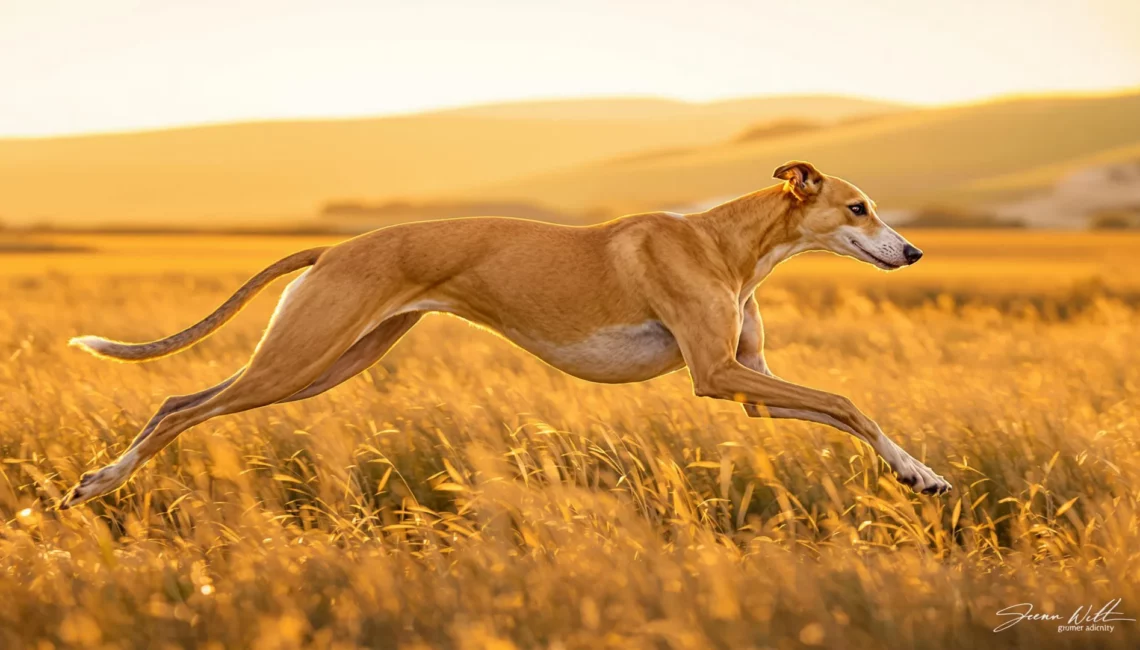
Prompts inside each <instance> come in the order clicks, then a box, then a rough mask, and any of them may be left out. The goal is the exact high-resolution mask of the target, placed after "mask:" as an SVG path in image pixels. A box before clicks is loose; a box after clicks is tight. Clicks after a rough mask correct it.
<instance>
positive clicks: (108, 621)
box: [0, 231, 1140, 650]
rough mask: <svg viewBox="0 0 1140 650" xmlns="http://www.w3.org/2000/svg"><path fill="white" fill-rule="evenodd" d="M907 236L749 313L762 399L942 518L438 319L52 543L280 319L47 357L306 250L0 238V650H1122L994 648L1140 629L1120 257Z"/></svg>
mask: <svg viewBox="0 0 1140 650" xmlns="http://www.w3.org/2000/svg"><path fill="white" fill-rule="evenodd" d="M908 236H909V237H910V238H911V239H912V241H914V242H915V243H916V244H917V245H918V246H920V247H921V248H923V249H925V250H926V251H927V256H926V258H925V259H924V260H923V261H922V263H920V264H919V265H918V266H916V267H915V268H913V269H908V270H906V271H901V272H897V273H891V274H884V273H880V272H877V271H874V270H871V269H868V268H865V267H862V266H860V265H858V264H857V263H856V262H854V261H850V260H841V259H838V258H834V257H831V256H805V257H802V258H797V259H795V260H792V261H791V262H789V263H788V264H786V265H784V266H782V267H781V268H780V269H778V270H777V272H776V273H775V275H774V276H773V278H772V279H771V280H769V282H768V283H766V284H765V285H764V286H762V287H761V289H760V291H759V293H758V298H759V301H760V305H761V309H762V311H763V313H764V316H765V321H766V325H767V333H768V336H767V339H768V360H769V362H770V364H771V366H772V368H773V369H774V371H775V372H776V373H777V374H779V375H781V376H783V377H785V378H787V379H789V380H793V381H797V382H801V383H805V384H809V385H812V386H816V387H819V388H824V389H828V390H833V391H837V392H841V393H844V394H846V395H848V396H849V397H851V398H852V399H853V400H854V401H855V403H856V404H858V405H859V406H860V407H861V408H862V409H863V410H864V411H866V412H867V413H868V414H869V415H870V416H871V417H873V418H875V419H876V420H877V421H878V422H879V423H880V424H881V425H882V427H883V429H884V430H885V431H887V432H888V433H889V434H890V435H892V437H893V438H894V439H895V440H897V441H898V442H899V443H900V444H902V445H903V446H904V447H906V448H907V449H908V450H910V451H912V452H913V453H914V454H915V455H916V456H917V457H919V458H920V459H923V460H924V461H925V462H927V464H929V465H931V466H932V467H934V468H935V470H936V471H939V472H940V473H942V474H944V475H945V476H946V477H947V478H949V479H950V480H951V481H952V482H953V483H954V485H955V490H954V492H952V493H951V494H950V495H948V496H947V497H943V498H928V497H920V496H916V495H914V494H911V493H910V492H909V491H907V490H906V489H905V488H903V487H901V486H899V485H898V484H897V483H895V481H894V480H893V478H891V476H890V475H889V472H887V471H886V470H885V468H884V467H882V466H881V464H880V463H879V461H878V460H877V459H876V458H875V457H874V456H873V455H872V454H871V453H870V451H869V449H868V448H866V447H864V446H861V445H860V444H857V443H856V442H855V441H854V440H853V439H851V438H850V437H848V436H846V435H844V434H841V433H838V432H835V431H832V430H830V429H827V428H824V427H821V426H818V425H813V424H808V423H800V422H791V421H770V420H752V419H749V418H747V417H745V416H744V415H743V413H742V411H741V409H740V408H739V406H737V405H734V404H731V403H726V402H717V401H712V400H706V399H698V398H696V397H693V395H692V392H691V389H690V386H689V382H688V377H687V376H686V375H685V374H684V373H683V372H681V373H675V374H672V375H669V376H666V377H663V378H660V379H657V380H654V381H651V382H647V383H644V384H634V385H624V386H602V385H596V384H590V383H587V382H583V381H579V380H576V379H572V378H569V377H567V376H565V375H562V374H560V373H558V372H556V371H554V370H552V369H550V368H548V367H547V366H545V365H543V364H542V363H541V362H539V361H537V360H535V359H533V358H530V357H528V356H527V355H526V354H525V353H523V352H521V351H519V350H517V349H515V348H513V347H512V346H511V345H509V344H508V343H505V342H503V341H501V340H499V339H497V338H495V337H494V336H492V335H490V334H487V333H486V332H482V331H479V330H476V329H474V328H472V327H469V326H467V325H466V324H464V323H462V322H460V321H458V320H455V319H450V318H445V317H431V318H428V319H426V320H425V322H423V323H421V324H420V325H419V326H418V327H417V328H416V329H414V330H413V331H412V333H411V334H409V335H408V337H407V338H405V339H404V341H402V343H401V344H400V345H399V346H398V347H397V348H396V349H395V350H394V351H393V352H392V353H391V354H390V355H389V356H388V357H386V358H385V359H384V360H383V361H382V362H381V363H380V364H378V365H377V366H376V367H374V368H373V369H372V370H370V371H369V372H367V373H366V374H365V375H363V376H361V377H359V378H356V379H354V380H352V381H350V382H348V383H346V384H345V385H343V386H341V387H339V388H338V389H336V390H334V391H332V392H330V393H327V394H326V395H323V396H321V397H318V398H315V399H311V400H308V401H305V402H300V403H295V404H289V405H285V406H276V407H270V408H265V409H262V410H259V411H255V412H251V413H247V414H243V415H238V416H231V417H228V418H223V419H218V420H214V421H211V422H208V423H206V424H204V425H202V426H199V427H197V428H196V429H194V430H191V431H190V432H188V433H186V434H185V435H183V436H182V437H181V438H180V439H179V440H178V441H177V442H176V443H175V444H174V445H172V446H171V447H170V448H168V449H167V450H166V451H164V452H163V453H162V454H160V455H159V456H158V457H157V458H156V460H155V461H154V462H152V463H151V464H150V465H149V466H147V467H146V468H145V469H144V470H142V471H141V472H140V473H139V474H138V475H136V477H135V478H134V479H133V480H132V481H131V482H130V483H128V485H127V486H126V487H125V488H124V489H123V490H121V491H119V492H118V493H116V494H113V495H111V496H109V497H106V498H103V499H100V500H97V501H96V502H94V503H93V504H92V505H91V507H81V508H78V509H76V510H72V511H67V512H57V511H55V510H54V509H53V508H54V503H55V501H56V499H57V498H58V497H59V496H60V494H61V492H62V491H63V490H65V489H66V488H67V487H68V486H69V485H71V483H72V482H74V481H75V479H76V478H77V477H78V475H79V474H80V473H81V472H83V471H84V470H87V469H92V468H94V467H95V466H97V465H101V464H103V463H105V462H107V461H108V460H110V459H111V458H112V457H113V456H115V455H116V454H117V453H118V451H120V450H121V449H123V448H124V447H125V445H126V444H127V443H128V442H129V441H130V439H131V438H132V437H133V435H134V434H135V432H136V431H137V430H138V429H139V428H140V427H141V425H142V423H143V422H145V421H146V420H147V419H148V418H149V416H150V414H151V412H152V411H153V409H155V408H156V407H157V405H158V404H159V402H160V401H161V399H162V397H164V396H165V395H167V394H173V393H182V392H187V391H193V390H198V389H201V388H204V387H206V386H209V385H212V384H214V383H216V382H218V381H220V380H221V379H223V378H224V377H226V376H228V375H229V373H230V372H231V371H233V370H234V369H236V368H237V367H239V366H240V365H241V364H242V363H243V361H244V360H245V359H246V358H247V357H248V355H249V353H250V351H251V350H252V348H253V346H254V344H255V343H256V340H257V338H258V335H259V334H260V332H261V330H262V328H263V326H264V323H265V320H266V318H267V317H268V314H269V312H270V310H271V309H272V306H273V304H274V300H275V298H276V294H277V293H278V288H279V287H280V285H276V286H275V288H274V289H272V290H270V291H267V292H266V294H265V295H263V296H262V297H260V298H259V299H258V300H257V301H256V302H255V303H254V304H253V305H252V306H251V307H250V308H249V309H248V310H247V311H246V312H245V313H243V314H242V315H240V316H239V317H238V318H237V319H236V320H235V321H234V322H233V323H231V324H230V325H229V326H228V327H227V328H225V329H223V330H222V331H221V332H219V333H218V334H216V335H215V336H214V337H212V338H211V339H209V340H207V341H206V342H204V343H203V344H201V345H199V346H198V347H196V348H194V349H192V350H190V351H188V352H186V353H183V354H181V355H178V356H175V357H171V358H167V359H162V360H159V361H156V362H153V363H149V364H144V365H123V364H113V363H108V362H105V361H100V360H97V359H94V358H91V357H89V356H86V355H84V354H81V353H79V352H77V351H75V350H71V349H68V348H67V347H66V345H65V342H66V340H67V339H68V338H69V337H71V336H73V335H76V334H79V333H95V334H101V335H107V336H111V337H115V338H123V339H128V340H129V339H150V338H155V337H158V336H161V335H165V334H168V333H171V332H173V331H175V330H178V329H180V328H182V327H184V326H185V325H187V324H189V323H192V322H194V321H195V320H197V319H198V318H199V317H201V316H203V315H205V314H206V313H208V312H209V311H210V310H212V309H213V308H214V307H215V306H216V305H217V304H218V303H219V302H220V301H221V300H223V299H224V298H225V297H226V296H228V295H229V293H230V292H231V291H233V290H234V289H236V288H237V286H238V285H239V284H240V282H241V281H242V280H243V279H244V278H245V277H248V276H249V275H252V274H253V273H254V272H256V271H258V270H260V269H261V268H262V267H263V266H264V265H265V264H267V263H269V262H272V261H273V260H275V259H277V258H279V257H281V256H282V255H284V254H286V253H288V252H291V251H293V250H297V249H300V248H303V247H306V246H310V245H313V243H314V242H315V241H317V240H315V239H313V238H290V237H208V236H201V237H189V236H187V237H172V236H150V237H147V236H133V237H126V236H81V235H70V236H63V235H55V236H52V235H42V236H40V237H39V239H28V238H27V236H25V237H24V238H21V239H14V238H9V239H2V240H0V243H2V244H4V245H3V246H0V250H8V251H9V252H8V253H0V346H2V347H0V355H2V356H0V358H2V359H3V360H4V361H3V363H2V364H0V404H2V408H0V458H2V460H3V463H2V464H0V520H2V521H3V528H0V603H2V604H3V606H0V648H4V649H9V648H11V649H21V648H37V649H39V648H43V649H46V648H65V647H66V648H72V647H75V648H178V647H191V646H194V647H206V648H218V649H222V648H246V647H249V648H255V649H264V650H268V649H273V648H282V649H285V648H300V647H305V648H310V647H311V648H352V647H360V646H362V647H377V648H389V647H405V648H456V649H459V650H477V649H483V648H487V649H492V648H493V649H510V648H520V649H521V648H554V649H566V650H570V649H576V648H671V649H683V648H757V649H759V648H781V649H782V648H799V647H827V648H851V649H858V648H942V647H961V648H989V647H1031V648H1053V647H1062V648H1089V647H1114V648H1134V647H1137V646H1138V645H1140V623H1135V622H1125V621H1117V622H1114V623H1112V625H1113V626H1114V629H1113V630H1112V631H1111V632H1088V631H1082V632H1058V629H1057V626H1058V623H1057V622H1046V621H1023V622H1021V623H1019V624H1017V625H1015V626H1013V627H1011V628H1010V629H1007V630H1004V631H1002V632H998V633H995V632H993V629H994V628H995V627H997V626H998V625H1000V624H1001V623H1002V622H1004V621H1005V620H1006V619H1004V618H1003V617H1000V616H998V615H997V612H998V611H999V610H1001V609H1003V608H1006V607H1010V606H1014V605H1018V604H1021V603H1031V604H1032V605H1033V607H1034V609H1035V611H1037V612H1045V613H1056V614H1060V615H1063V617H1064V619H1066V620H1067V619H1068V618H1069V617H1070V615H1071V614H1073V612H1074V611H1075V610H1077V608H1078V607H1086V608H1087V607H1089V606H1092V609H1093V610H1094V611H1095V610H1097V609H1099V608H1100V607H1101V606H1102V605H1104V604H1106V603H1108V602H1110V601H1113V600H1115V599H1118V598H1119V599H1122V601H1121V603H1120V604H1119V605H1118V606H1117V607H1116V611H1117V612H1119V614H1118V616H1120V617H1126V618H1140V419H1138V418H1140V403H1138V401H1137V397H1136V396H1137V390H1138V387H1140V351H1138V350H1137V345H1136V341H1137V339H1138V335H1140V261H1137V260H1138V257H1140V256H1138V255H1137V253H1138V252H1140V236H1137V235H1128V234H1088V233H1049V232H993V233H971V232H961V231H959V232H952V233H951V232H927V231H918V232H912V233H908ZM320 241H327V240H320ZM30 244H39V245H44V246H47V247H51V246H54V247H58V249H59V250H57V251H56V252H51V251H50V250H48V251H44V252H31V251H32V249H33V248H35V247H34V246H30ZM41 247H43V246H41ZM18 249H22V250H23V251H24V252H12V251H14V250H18ZM1062 622H1064V621H1062Z"/></svg>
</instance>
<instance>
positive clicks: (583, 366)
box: [503, 320, 685, 384]
mask: <svg viewBox="0 0 1140 650" xmlns="http://www.w3.org/2000/svg"><path fill="white" fill-rule="evenodd" d="M503 335H504V336H506V337H507V338H508V339H510V340H511V341H513V342H514V343H516V344H517V345H519V346H520V347H522V348H523V349H525V350H527V351H529V352H530V353H532V354H534V355H535V356H537V357H538V358H540V359H542V360H543V361H545V362H546V363H549V364H550V365H552V366H554V367H555V368H558V369H559V370H561V371H562V372H565V373H567V374H569V375H573V376H575V377H578V378H580V379H586V380H589V381H596V382H602V383H608V384H620V383H626V382H632V381H645V380H646V379H652V378H653V377H656V376H658V375H662V374H664V373H667V372H672V371H674V370H677V369H679V368H682V367H684V365H685V361H684V359H683V358H682V356H681V349H680V348H679V347H678V346H677V341H676V339H674V338H673V334H672V333H670V332H669V330H668V329H666V328H665V326H664V325H662V324H661V323H660V322H658V321H655V320H654V321H645V322H643V323H638V324H634V325H611V326H607V327H602V328H600V329H597V330H595V331H594V333H593V334H591V335H590V336H588V337H586V338H585V339H582V340H580V341H576V342H573V343H551V342H548V341H543V340H540V339H537V338H535V337H531V336H527V335H526V333H524V332H517V331H505V332H503Z"/></svg>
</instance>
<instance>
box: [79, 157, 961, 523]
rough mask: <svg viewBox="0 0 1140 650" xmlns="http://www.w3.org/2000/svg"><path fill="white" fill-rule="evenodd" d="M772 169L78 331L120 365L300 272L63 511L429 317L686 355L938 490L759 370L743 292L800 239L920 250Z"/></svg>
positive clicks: (211, 323) (617, 353) (199, 334)
mask: <svg viewBox="0 0 1140 650" xmlns="http://www.w3.org/2000/svg"><path fill="white" fill-rule="evenodd" d="M775 177H776V178H778V179H781V180H782V181H784V182H783V183H782V184H779V185H775V186H772V187H769V188H767V189H763V190H760V191H758V192H754V193H752V194H748V195H746V196H742V197H740V198H738V199H735V200H732V201H729V202H727V203H725V204H723V205H719V206H717V207H715V208H712V209H711V210H708V211H706V212H701V213H697V214H690V215H676V214H668V213H661V212H657V213H649V214H639V215H632V216H628V217H623V218H620V219H616V220H614V221H610V222H607V223H603V224H601V225H597V226H592V227H588V228H579V227H566V226H555V225H549V224H543V223H536V222H531V221H523V220H518V219H503V218H491V217H486V218H471V219H456V220H450V221H437V222H426V223H413V224H407V225H401V226H395V227H392V228H385V229H383V230H377V231H374V232H371V233H368V234H366V235H362V236H360V237H357V238H355V239H351V240H349V241H346V242H343V243H341V244H339V245H337V246H333V247H330V248H318V249H312V250H308V251H304V252H301V253H297V254H295V255H292V256H290V257H287V258H285V259H283V260H281V261H280V262H277V263H276V264H274V265H272V266H270V267H269V268H267V269H265V270H264V271H262V272H261V273H259V274H258V275H256V276H254V277H253V278H252V279H251V280H250V281H249V282H247V283H246V284H245V285H244V286H243V287H242V288H241V289H239V290H238V292H237V293H236V294H234V295H233V296H232V297H231V298H230V299H229V300H227V301H226V302H225V303H224V304H223V305H222V306H221V307H219V308H218V310H217V311H215V312H214V313H213V314H211V315H210V316H208V317H207V318H206V319H205V320H203V321H201V322H200V323H198V324H197V325H194V326H192V327H190V328H189V329H187V330H185V331H183V332H180V333H178V334H175V335H173V336H171V337H168V338H165V339H162V340H160V341H155V342H153V343H143V344H130V343H120V342H116V341H109V340H106V339H102V338H98V337H89V336H88V337H81V338H77V339H73V340H72V344H74V345H78V346H80V347H82V348H84V349H86V350H88V351H89V352H91V353H93V354H96V355H98V356H101V357H108V358H112V359H120V360H124V361H144V360H148V359H156V358H158V357H162V356H165V355H168V354H173V353H175V352H178V351H179V350H183V349H186V348H188V347H190V346H191V345H194V344H195V343H197V342H198V341H200V340H202V339H203V338H205V337H206V336H208V335H209V334H210V333H212V332H213V331H215V330H216V329H218V328H219V327H221V326H222V324H224V323H225V322H226V321H227V320H229V319H230V318H232V317H233V316H234V314H236V313H237V312H238V311H239V310H240V309H241V308H242V306H243V305H245V303H246V302H248V301H249V300H250V299H251V298H252V297H253V295H254V294H255V293H257V292H258V291H259V290H260V289H262V288H263V287H264V286H265V285H267V284H268V283H269V282H270V281H272V280H273V279H274V278H277V277H279V276H281V275H284V274H286V273H289V272H290V271H295V270H298V269H301V268H304V267H307V266H312V267H313V268H311V269H309V270H308V271H306V272H305V273H303V274H301V276H300V277H298V278H297V279H296V280H294V281H293V282H292V284H290V285H289V286H288V287H287V288H286V290H285V292H284V293H283V294H282V296H281V300H280V302H279V303H278V305H277V310H276V312H275V313H274V315H273V318H272V319H271V320H270V323H269V327H268V329H267V330H266V332H265V336H264V338H262V340H261V342H260V343H259V344H258V346H257V349H256V350H255V351H254V353H253V357H252V358H251V359H250V361H249V364H248V365H247V366H246V367H245V368H243V369H242V370H240V371H238V373H237V374H235V375H234V376H233V377H231V378H229V379H227V380H226V381H224V382H222V383H221V384H219V385H217V386H215V387H213V388H209V389H207V390H204V391H202V392H200V393H195V394H193V395H184V396H178V397H170V398H167V400H166V401H165V402H164V403H163V404H162V406H161V408H159V410H158V412H157V413H155V415H154V417H152V418H151V420H150V422H149V423H148V424H147V425H146V427H145V428H143V430H142V432H141V433H139V435H138V436H137V437H136V438H135V440H134V441H133V442H132V443H131V445H130V447H129V448H128V449H127V450H126V451H125V452H124V453H123V454H122V455H121V456H120V457H119V458H118V459H117V460H116V461H115V462H114V463H112V464H110V465H107V466H106V467H104V468H102V469H100V470H99V471H97V472H94V473H88V474H85V475H84V476H83V477H82V478H81V480H80V481H79V483H78V484H77V485H76V486H75V487H73V488H72V489H71V491H70V492H69V493H68V494H67V496H65V497H64V499H63V502H62V503H61V505H60V507H61V508H67V507H70V506H74V505H77V504H80V503H83V502H84V501H87V500H89V499H91V498H93V497H96V496H99V495H101V494H105V493H107V492H109V491H111V490H114V489H115V488H117V487H119V486H120V485H122V484H123V483H124V482H125V481H126V480H127V479H128V478H129V477H130V476H131V474H132V473H133V472H134V471H135V470H137V469H138V468H139V467H140V466H141V465H143V464H144V463H146V462H147V460H149V459H150V458H151V457H152V456H154V455H155V454H156V453H158V451H159V450H161V449H162V448H163V447H165V446H166V445H168V444H170V442H171V441H172V440H174V438H175V437H176V436H178V434H180V433H182V432H183V431H185V430H186V429H188V428H190V427H192V426H194V425H196V424H200V423H202V422H205V421H206V420H208V419H210V418H213V417H216V416H219V415H226V414H228V413H238V412H241V411H247V410H249V409H254V408H258V407H260V406H266V405H268V404H274V403H279V402H288V401H292V400H299V399H304V398H306V397H311V396H313V395H317V394H320V393H322V392H324V391H326V390H328V389H330V388H332V387H334V386H336V385H337V384H340V383H341V382H343V381H345V380H346V379H348V378H350V377H352V376H354V375H356V374H357V373H359V372H361V371H362V370H364V369H366V368H368V367H369V366H371V365H372V364H374V363H376V362H377V361H378V360H379V359H380V358H381V357H382V356H383V355H384V353H386V352H387V351H388V350H389V349H391V347H392V346H393V345H394V344H395V343H396V341H398V340H399V339H400V337H401V336H403V335H404V333H405V332H407V331H408V330H409V329H410V328H411V327H412V326H413V325H414V324H415V323H416V321H418V320H419V319H420V317H421V316H422V315H423V314H424V313H426V312H433V311H436V312H447V313H451V314H455V315H457V316H460V317H462V318H465V319H467V320H469V321H472V322H475V323H478V324H480V325H483V326H485V327H489V328H491V329H493V330H495V331H497V332H499V333H500V334H502V335H503V336H504V337H506V338H508V339H510V340H511V341H513V342H514V343H516V344H517V345H518V346H519V347H521V348H523V349H525V350H528V351H530V352H531V353H533V354H534V355H535V356H537V357H539V358H540V359H542V360H544V361H545V362H547V363H549V364H550V365H552V366H554V367H555V368H558V369H560V370H562V371H564V372H567V373H569V374H571V375H574V376H576V377H581V378H583V379H588V380H591V381H596V382H610V383H620V382H633V381H644V380H646V379H650V378H653V377H656V376H658V375H661V374H663V373H667V372H672V371H674V370H678V369H680V368H683V367H686V366H687V367H688V368H689V373H690V375H691V377H692V381H693V389H694V392H695V393H696V394H697V395H700V396H705V397H715V398H718V399H724V400H734V401H739V402H743V403H744V408H745V410H746V411H747V412H748V414H749V415H751V416H753V417H773V418H794V419H799V420H809V421H812V422H819V423H822V424H826V425H829V426H832V427H835V428H836V429H839V430H841V431H846V432H847V433H850V434H851V435H854V436H856V437H858V438H859V439H861V440H863V441H865V442H866V443H867V444H869V445H871V446H872V447H873V448H874V449H875V450H876V451H877V452H878V453H879V454H880V455H881V456H882V457H883V459H884V460H886V462H887V463H888V464H889V465H890V467H891V468H892V469H893V470H894V472H895V473H896V474H897V475H898V477H899V480H900V481H901V482H903V483H905V484H907V485H909V486H912V487H913V488H914V489H915V490H916V491H921V492H924V493H941V492H945V491H946V490H949V489H950V484H949V483H947V482H946V481H945V480H944V479H943V478H942V477H941V476H938V475H937V474H935V473H934V472H933V471H932V470H931V469H930V468H928V467H926V466H925V465H923V464H922V463H920V462H918V461H917V460H915V459H914V458H912V457H911V456H910V455H909V454H908V453H906V452H905V451H903V450H902V449H901V448H900V447H898V446H897V445H895V443H893V442H891V440H890V439H889V438H887V436H886V435H884V434H883V432H882V431H880V430H879V427H878V425H876V424H875V423H874V422H872V421H871V420H870V419H869V418H867V416H865V415H863V413H861V412H860V411H859V409H857V408H856V407H855V406H854V404H852V403H851V401H850V400H849V399H847V398H845V397H841V396H839V395H833V394H830V393H825V392H822V391H818V390H813V389H811V388H805V387H803V386H797V385H795V384H791V383H788V382H785V381H782V380H780V379H777V378H776V377H774V376H772V374H771V373H770V372H769V371H768V366H767V364H766V363H765V362H764V354H763V338H764V333H763V326H762V324H761V321H760V313H759V311H758V310H757V307H756V301H755V299H754V298H753V295H752V294H753V291H754V290H755V289H756V286H757V285H759V284H760V282H761V280H763V279H764V277H765V276H767V275H768V273H769V272H771V271H772V268H773V267H775V266H776V265H777V264H779V263H780V262H782V261H784V260H786V259H788V258H789V257H791V256H793V255H796V254H797V253H801V252H803V251H809V250H825V251H831V252H833V253H838V254H840V255H847V256H849V257H853V258H855V259H857V260H861V261H863V262H867V263H869V264H874V265H875V266H878V267H879V268H882V269H887V270H890V269H896V268H899V267H901V266H905V265H908V264H913V263H915V262H916V261H918V259H919V258H920V257H921V256H922V252H921V251H919V250H918V249H917V248H915V247H914V246H912V245H910V244H909V243H908V242H907V241H906V240H904V239H903V238H902V237H901V236H900V235H899V234H898V233H896V232H895V231H893V230H891V228H889V227H888V226H886V225H885V224H884V223H883V222H882V221H880V220H879V218H878V217H877V216H876V215H875V210H874V203H873V202H872V201H871V200H870V199H868V198H867V196H866V195H865V194H864V193H863V192H862V191H860V190H859V189H858V188H856V187H855V186H853V185H851V184H850V183H847V182H846V181H843V180H841V179H839V178H835V177H832V176H824V175H822V174H820V173H819V172H818V171H817V170H816V169H815V167H813V166H812V165H811V164H809V163H805V162H791V163H788V164H786V165H784V166H782V167H780V168H779V169H777V170H776V172H775Z"/></svg>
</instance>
